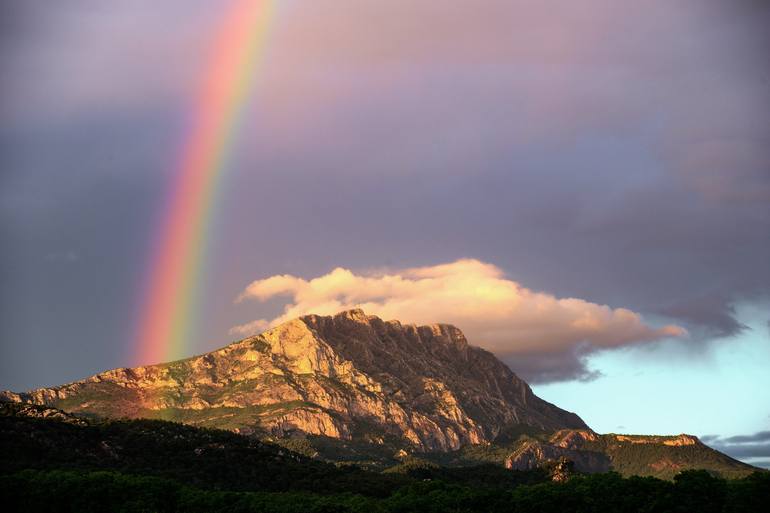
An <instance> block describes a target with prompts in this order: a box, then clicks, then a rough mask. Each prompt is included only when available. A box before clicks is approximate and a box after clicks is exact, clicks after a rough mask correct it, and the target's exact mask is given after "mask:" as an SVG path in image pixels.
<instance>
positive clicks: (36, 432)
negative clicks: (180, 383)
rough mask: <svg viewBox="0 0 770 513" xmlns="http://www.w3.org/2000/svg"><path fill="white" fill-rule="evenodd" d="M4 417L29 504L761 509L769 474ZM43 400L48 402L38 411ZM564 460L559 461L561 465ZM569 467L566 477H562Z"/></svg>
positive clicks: (768, 492) (0, 423)
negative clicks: (339, 458)
mask: <svg viewBox="0 0 770 513" xmlns="http://www.w3.org/2000/svg"><path fill="white" fill-rule="evenodd" d="M2 409H3V413H4V414H3V415H0V494H1V495H0V496H1V497H2V501H3V510H4V511H11V512H13V511H24V512H78V513H87V512H358V511H361V512H367V513H376V512H498V511H499V512H503V511H506V512H560V513H562V512H624V513H626V512H693V511H697V512H706V513H708V512H715V513H716V512H752V513H753V512H757V511H763V510H764V508H766V506H767V504H770V473H768V472H755V473H753V474H751V475H748V476H747V477H743V478H740V479H725V478H723V477H721V476H718V475H714V474H713V473H709V472H707V471H704V470H688V471H684V472H681V473H679V474H678V475H676V476H675V477H674V478H673V479H672V480H662V479H657V478H654V477H623V476H621V475H620V474H618V473H615V472H609V473H601V474H590V475H584V474H580V473H577V472H575V471H574V470H573V469H572V468H571V467H570V465H569V463H568V462H561V464H559V465H553V466H551V467H542V468H539V469H536V470H532V471H512V470H507V469H505V468H503V467H501V466H500V465H495V464H481V465H475V466H466V467H446V466H441V465H436V464H434V463H430V462H426V461H422V460H419V459H417V458H413V459H409V460H406V461H404V463H403V464H401V465H398V466H396V467H393V468H391V469H388V470H387V471H385V472H381V471H372V470H367V469H364V468H361V467H359V466H357V465H352V464H340V463H336V464H335V463H332V462H325V461H320V460H317V459H312V458H309V457H307V456H304V455H301V454H299V453H296V452H293V451H291V450H289V449H287V448H286V447H282V446H278V445H274V444H271V443H266V442H263V441H260V440H257V439H255V438H249V437H245V436H240V435H237V434H235V433H231V432H228V431H221V430H214V429H201V428H195V427H191V426H187V425H183V424H178V423H173V422H167V421H160V420H111V421H102V422H83V421H79V420H78V421H75V420H73V419H68V418H66V417H65V418H63V419H62V418H59V419H51V418H34V417H25V416H18V415H16V414H15V413H17V412H15V410H16V409H17V408H16V407H12V406H11V405H8V404H6V405H4V408H2ZM43 411H44V410H43V409H41V412H43ZM557 467H558V468H557ZM557 470H558V471H559V472H561V474H560V478H561V480H562V482H554V481H553V478H554V475H556V474H555V473H556V472H557Z"/></svg>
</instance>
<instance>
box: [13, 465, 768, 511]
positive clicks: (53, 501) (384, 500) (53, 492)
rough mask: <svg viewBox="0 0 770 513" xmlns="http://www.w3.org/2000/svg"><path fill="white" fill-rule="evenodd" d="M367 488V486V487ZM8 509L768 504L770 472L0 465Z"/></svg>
mask: <svg viewBox="0 0 770 513" xmlns="http://www.w3.org/2000/svg"><path fill="white" fill-rule="evenodd" d="M362 492H363V491H362ZM0 494H1V495H2V497H3V503H4V506H5V511H9V512H14V511H35V512H40V513H45V512H52V513H53V512H57V513H59V512H61V513H64V512H78V513H89V512H102V511H110V512H115V513H120V512H127V513H128V512H132V513H134V512H137V513H138V512H149V511H157V512H190V513H194V512H220V511H221V512H244V513H245V512H298V513H299V512H308V513H312V512H324V513H330V512H365V513H377V512H424V513H432V512H435V513H439V512H442V513H443V512H458V513H459V512H489V513H493V512H542V513H546V512H559V513H563V512H567V511H569V512H576V513H581V512H586V513H587V512H597V513H599V512H601V513H613V512H618V513H629V512H649V513H653V512H682V513H684V512H702V513H711V512H713V513H718V512H720V513H721V512H734V513H738V512H746V513H756V512H759V511H764V510H765V508H766V507H767V504H768V503H769V502H768V501H770V475H768V474H767V473H761V474H760V473H757V474H754V475H752V476H749V477H747V478H744V479H740V480H735V481H725V480H723V479H721V478H715V477H713V476H711V475H710V474H708V473H707V472H705V471H697V470H690V471H686V472H683V473H682V474H680V475H679V476H677V478H676V479H675V480H674V482H670V481H662V480H659V479H656V478H652V477H644V478H642V477H632V478H623V477H621V476H620V475H618V474H616V473H608V474H594V475H591V476H576V477H573V478H572V479H570V480H569V481H568V482H566V483H553V482H550V483H541V484H535V485H520V486H517V487H515V488H512V489H504V488H501V487H495V486H474V487H471V486H463V485H458V484H452V483H447V482H444V481H440V480H430V481H412V482H410V483H408V484H405V485H403V486H401V487H400V488H398V489H396V490H394V491H393V493H391V494H389V495H388V496H386V497H381V498H380V497H373V496H370V495H365V494H364V493H350V492H348V493H334V494H321V493H308V492H303V491H287V492H231V491H222V490H208V489H201V488H194V487H191V486H186V485H183V484H180V483H179V482H178V481H175V480H171V479H166V478H159V477H150V476H137V475H128V474H122V473H118V472H107V471H95V472H88V471H59V470H49V471H39V470H38V471H35V470H26V471H20V472H16V473H13V474H0Z"/></svg>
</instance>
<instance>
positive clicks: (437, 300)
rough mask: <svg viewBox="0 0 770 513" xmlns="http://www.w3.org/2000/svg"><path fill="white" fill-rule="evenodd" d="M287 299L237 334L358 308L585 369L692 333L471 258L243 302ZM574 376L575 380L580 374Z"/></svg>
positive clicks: (319, 281)
mask: <svg viewBox="0 0 770 513" xmlns="http://www.w3.org/2000/svg"><path fill="white" fill-rule="evenodd" d="M281 296H285V297H287V304H286V306H285V308H284V313H283V314H282V315H279V316H278V317H275V318H274V319H270V320H267V319H258V320H256V321H253V322H250V323H248V324H244V325H241V326H236V327H234V328H233V329H232V330H231V332H232V333H237V334H240V335H247V334H253V333H256V332H259V331H260V330H263V329H265V328H267V327H270V326H275V325H277V324H280V323H282V322H284V321H287V320H289V319H292V318H295V317H298V316H301V315H305V314H309V313H314V314H319V315H330V314H334V313H337V312H339V311H341V310H345V309H349V308H356V307H358V308H362V309H363V310H364V311H365V312H367V313H368V314H371V315H377V316H379V317H382V318H384V319H398V320H400V321H402V322H406V323H417V324H430V323H436V322H442V323H449V324H454V325H456V326H458V327H459V328H460V329H462V330H463V332H464V333H465V334H466V336H467V337H468V339H469V341H470V342H471V343H472V344H475V345H479V346H481V347H484V348H486V349H489V350H490V351H493V352H495V353H496V354H498V355H499V356H502V357H517V356H519V357H522V358H523V359H526V360H527V361H531V358H532V357H536V356H538V355H542V356H543V357H544V358H545V357H546V356H547V358H548V360H554V361H555V360H558V358H556V359H554V356H555V355H559V354H562V353H564V354H566V355H570V357H571V358H573V360H574V362H573V363H574V365H573V367H574V366H575V365H578V366H580V365H582V364H581V363H580V359H579V358H580V357H579V355H584V354H586V353H588V352H590V351H592V350H596V349H601V348H612V347H619V346H624V345H628V344H634V343H638V342H645V341H653V340H659V339H663V338H667V337H681V336H684V335H685V334H686V331H685V330H684V329H683V328H681V327H678V326H674V325H668V326H662V327H654V326H651V325H649V324H647V323H646V322H645V321H644V319H642V317H641V316H640V315H639V314H638V313H635V312H632V311H631V310H628V309H625V308H611V307H609V306H606V305H599V304H595V303H591V302H588V301H585V300H583V299H578V298H557V297H554V296H553V295H550V294H547V293H543V292H536V291H533V290H530V289H527V288H525V287H523V286H522V285H521V284H519V283H517V282H515V281H512V280H510V279H508V278H506V277H505V275H504V273H503V272H502V270H501V269H499V268H498V267H496V266H494V265H492V264H489V263H485V262H481V261H479V260H472V259H464V260H458V261H456V262H452V263H447V264H440V265H435V266H428V267H418V268H410V269H401V270H394V271H390V272H379V273H361V274H356V273H354V272H352V271H350V270H348V269H343V268H336V269H334V270H333V271H331V272H330V273H328V274H325V275H323V276H319V277H317V278H313V279H310V280H305V279H302V278H298V277H296V276H291V275H275V276H271V277H269V278H266V279H261V280H256V281H254V282H252V283H251V284H250V285H249V286H248V287H246V289H245V290H244V291H243V292H242V293H241V295H240V296H239V298H238V301H244V300H248V299H256V300H259V301H267V300H269V299H272V298H275V297H281ZM560 367H564V365H563V362H561V363H560ZM571 372H572V374H571V375H570V377H574V376H575V369H574V368H573V369H572V371H571ZM568 374H570V373H569V372H567V373H566V374H565V376H566V375H568ZM578 374H579V373H578ZM551 377H553V376H551Z"/></svg>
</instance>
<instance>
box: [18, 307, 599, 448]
mask: <svg viewBox="0 0 770 513" xmlns="http://www.w3.org/2000/svg"><path fill="white" fill-rule="evenodd" d="M5 397H6V398H7V399H10V400H16V401H23V402H29V403H35V404H42V405H47V406H53V407H57V408H61V409H63V410H66V411H70V412H73V413H80V414H89V415H96V416H102V417H116V416H117V417H134V418H136V417H149V418H163V419H169V420H178V421H180V422H186V423H189V424H194V425H199V426H206V427H218V428H223V429H231V430H234V431H238V432H242V433H267V434H270V435H273V436H278V437H282V436H293V435H295V434H298V433H299V434H301V433H307V434H313V435H322V436H327V437H331V438H336V439H341V440H351V441H363V442H368V443H375V444H378V443H384V442H385V440H388V441H390V442H393V441H395V442H396V443H398V444H402V445H403V446H405V447H408V448H409V449H410V450H417V451H436V450H438V451H447V450H453V449H457V448H459V447H461V446H462V445H466V444H478V443H486V442H491V441H493V440H494V439H495V437H496V436H497V435H498V434H499V433H501V432H502V431H503V430H505V429H507V428H510V427H511V426H521V425H523V426H531V427H533V428H537V429H540V430H543V431H556V430H559V429H578V430H587V429H588V428H587V426H586V425H585V423H584V422H583V421H582V420H581V419H580V418H579V417H578V416H577V415H575V414H574V413H570V412H567V411H564V410H562V409H560V408H558V407H556V406H554V405H552V404H550V403H548V402H546V401H543V400H542V399H540V398H538V397H537V396H535V395H534V394H533V393H532V390H531V389H530V387H529V386H528V385H527V384H526V383H525V382H524V381H522V380H521V379H519V378H518V377H517V376H516V375H515V374H514V373H513V372H512V371H511V370H510V369H509V368H508V367H506V366H505V365H504V364H503V363H502V362H500V361H499V360H498V359H497V358H496V357H495V356H494V355H492V354H491V353H489V352H487V351H485V350H483V349H480V348H478V347H474V346H471V345H469V344H468V341H467V340H466V339H465V337H464V335H463V334H462V332H461V331H460V330H459V329H457V328H455V327H454V326H449V325H443V324H436V325H430V326H413V325H403V324H401V323H400V322H398V321H383V320H382V319H379V318H378V317H374V316H367V315H366V314H365V313H364V312H363V311H361V310H350V311H346V312H342V313H340V314H337V315H335V316H329V317H322V316H316V315H308V316H305V317H301V318H298V319H295V320H292V321H289V322H287V323H284V324H282V325H280V326H277V327H275V328H273V329H271V330H269V331H266V332H265V333H262V334H260V335H257V336H255V337H250V338H247V339H244V340H241V341H239V342H236V343H233V344H230V345H229V346H226V347H224V348H222V349H219V350H217V351H213V352H211V353H207V354H204V355H201V356H196V357H192V358H188V359H186V360H180V361H177V362H171V363H166V364H160V365H151V366H145V367H137V368H133V369H116V370H112V371H107V372H104V373H102V374H98V375H96V376H93V377H91V378H88V379H85V380H82V381H79V382H76V383H72V384H68V385H63V386H59V387H53V388H43V389H38V390H33V391H30V392H28V393H25V394H13V393H5Z"/></svg>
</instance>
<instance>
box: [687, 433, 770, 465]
mask: <svg viewBox="0 0 770 513" xmlns="http://www.w3.org/2000/svg"><path fill="white" fill-rule="evenodd" d="M701 440H702V441H703V442H704V443H706V444H708V445H710V446H711V447H713V448H715V449H717V450H718V451H721V452H724V453H725V454H728V455H730V456H732V457H733V458H736V459H742V460H747V461H748V462H749V463H751V464H752V465H758V466H763V467H767V466H768V465H767V458H768V457H770V431H759V432H757V433H754V434H751V435H737V436H729V437H722V436H718V435H706V436H703V437H701Z"/></svg>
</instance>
